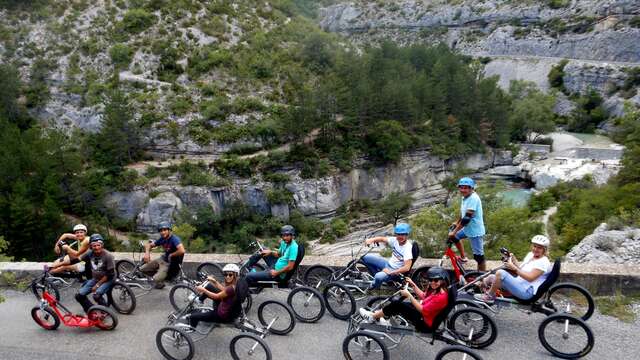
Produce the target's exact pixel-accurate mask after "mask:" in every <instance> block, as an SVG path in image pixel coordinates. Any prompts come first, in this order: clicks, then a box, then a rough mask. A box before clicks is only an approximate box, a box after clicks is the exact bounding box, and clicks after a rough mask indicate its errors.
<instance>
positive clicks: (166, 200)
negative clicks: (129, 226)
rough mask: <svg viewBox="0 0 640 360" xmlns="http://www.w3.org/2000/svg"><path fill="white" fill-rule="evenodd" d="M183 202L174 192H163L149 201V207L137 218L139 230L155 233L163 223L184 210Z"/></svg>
mask: <svg viewBox="0 0 640 360" xmlns="http://www.w3.org/2000/svg"><path fill="white" fill-rule="evenodd" d="M182 207H183V204H182V200H180V198H179V197H177V196H176V195H175V194H174V193H172V192H168V191H167V192H163V193H161V194H159V195H158V196H156V197H154V198H152V199H151V200H149V203H148V204H147V206H146V207H145V208H144V209H143V210H142V212H140V213H139V214H138V216H137V219H136V222H137V225H138V229H139V230H142V231H155V228H154V227H155V226H157V225H158V223H160V222H161V221H166V220H172V219H174V217H175V215H177V213H178V211H180V209H182Z"/></svg>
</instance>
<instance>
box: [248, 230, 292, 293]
mask: <svg viewBox="0 0 640 360" xmlns="http://www.w3.org/2000/svg"><path fill="white" fill-rule="evenodd" d="M295 235H296V230H295V229H294V228H293V226H291V225H285V226H283V227H282V228H281V229H280V237H281V238H282V241H280V247H279V248H278V250H270V249H264V250H262V252H260V253H258V254H254V255H253V256H251V258H249V262H248V263H247V265H246V266H247V268H249V269H250V268H251V267H252V266H253V265H255V264H256V263H257V262H258V261H260V259H264V262H266V263H267V265H268V266H269V269H267V270H265V271H256V272H250V273H248V274H247V282H248V283H249V286H254V285H256V284H257V283H258V281H281V280H283V279H284V278H285V276H286V274H287V272H289V271H292V270H293V268H294V267H295V263H296V259H297V258H298V243H297V242H296V241H295V240H294V237H295Z"/></svg>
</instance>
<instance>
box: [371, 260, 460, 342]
mask: <svg viewBox="0 0 640 360" xmlns="http://www.w3.org/2000/svg"><path fill="white" fill-rule="evenodd" d="M427 278H428V279H429V285H427V288H426V289H425V291H422V290H421V289H420V288H419V287H418V286H417V285H416V283H414V282H413V281H412V280H411V279H410V278H408V277H407V278H406V279H405V280H406V281H407V283H408V284H409V285H411V287H412V288H413V291H414V292H415V294H416V295H417V296H418V298H419V299H420V300H418V299H416V298H415V297H414V296H413V295H412V294H411V293H410V292H409V291H408V290H400V295H402V297H403V298H404V299H407V300H408V301H404V300H403V299H402V298H401V299H398V300H392V301H391V303H390V304H389V305H387V306H385V307H383V308H382V309H381V310H378V311H376V312H372V311H369V310H367V309H364V308H361V309H360V315H361V316H362V317H364V318H365V319H366V320H368V321H369V322H374V321H377V322H378V323H380V324H382V325H389V321H388V320H386V319H385V316H393V315H400V316H402V317H403V318H404V319H406V320H407V321H409V322H410V323H412V324H413V325H414V326H415V327H416V330H417V331H419V332H431V331H433V328H432V326H433V321H434V319H435V318H436V316H437V315H438V314H439V313H440V312H441V311H442V310H444V308H446V307H447V303H448V301H449V294H448V292H447V288H448V286H449V274H448V273H447V271H446V270H445V269H443V268H441V267H432V268H430V269H429V271H427Z"/></svg>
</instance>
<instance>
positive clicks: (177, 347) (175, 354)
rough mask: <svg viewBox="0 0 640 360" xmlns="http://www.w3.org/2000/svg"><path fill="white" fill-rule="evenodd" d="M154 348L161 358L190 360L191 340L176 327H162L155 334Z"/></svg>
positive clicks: (191, 356) (191, 353)
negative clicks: (155, 347) (158, 351)
mask: <svg viewBox="0 0 640 360" xmlns="http://www.w3.org/2000/svg"><path fill="white" fill-rule="evenodd" d="M156 346H157V347H158V350H160V353H161V354H162V356H164V357H165V358H166V359H169V360H191V358H193V340H191V338H190V337H189V335H187V333H186V332H185V331H184V330H182V329H179V328H177V327H173V326H168V327H163V328H162V329H160V330H159V331H158V333H157V334H156Z"/></svg>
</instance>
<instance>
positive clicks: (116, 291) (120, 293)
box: [107, 282, 137, 315]
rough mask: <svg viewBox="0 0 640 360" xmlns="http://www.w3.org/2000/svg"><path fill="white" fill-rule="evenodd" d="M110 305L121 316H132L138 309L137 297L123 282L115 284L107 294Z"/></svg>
mask: <svg viewBox="0 0 640 360" xmlns="http://www.w3.org/2000/svg"><path fill="white" fill-rule="evenodd" d="M107 300H108V301H109V305H111V306H113V308H114V309H116V311H117V312H119V313H120V314H125V315H126V314H131V313H132V312H133V310H135V309H136V304H137V302H136V295H135V294H134V293H133V290H131V288H130V287H129V285H127V284H125V283H121V282H116V283H115V284H113V286H112V287H111V289H110V290H109V292H108V293H107Z"/></svg>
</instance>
